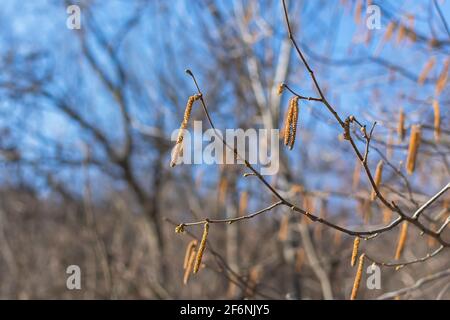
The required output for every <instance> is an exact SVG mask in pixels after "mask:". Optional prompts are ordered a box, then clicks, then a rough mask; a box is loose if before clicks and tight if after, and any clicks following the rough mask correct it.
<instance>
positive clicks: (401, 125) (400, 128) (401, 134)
mask: <svg viewBox="0 0 450 320" xmlns="http://www.w3.org/2000/svg"><path fill="white" fill-rule="evenodd" d="M397 135H398V139H399V140H400V142H402V141H403V139H405V112H404V111H403V108H400V113H399V115H398V124H397Z"/></svg>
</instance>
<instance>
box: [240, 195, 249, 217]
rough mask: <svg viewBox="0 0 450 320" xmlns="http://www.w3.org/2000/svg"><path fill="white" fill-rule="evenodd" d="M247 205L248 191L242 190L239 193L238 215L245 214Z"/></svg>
mask: <svg viewBox="0 0 450 320" xmlns="http://www.w3.org/2000/svg"><path fill="white" fill-rule="evenodd" d="M247 207H248V192H247V191H244V192H242V193H241V196H240V198H239V216H243V215H245V213H246V212H247Z"/></svg>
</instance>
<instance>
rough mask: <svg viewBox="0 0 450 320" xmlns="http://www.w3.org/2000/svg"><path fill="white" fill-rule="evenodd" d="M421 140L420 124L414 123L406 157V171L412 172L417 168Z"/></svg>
mask: <svg viewBox="0 0 450 320" xmlns="http://www.w3.org/2000/svg"><path fill="white" fill-rule="evenodd" d="M420 140H421V128H420V125H413V126H412V128H411V135H410V139H409V147H408V156H407V158H406V171H407V172H408V174H412V173H413V172H414V169H415V168H416V161H417V153H418V151H419V146H420Z"/></svg>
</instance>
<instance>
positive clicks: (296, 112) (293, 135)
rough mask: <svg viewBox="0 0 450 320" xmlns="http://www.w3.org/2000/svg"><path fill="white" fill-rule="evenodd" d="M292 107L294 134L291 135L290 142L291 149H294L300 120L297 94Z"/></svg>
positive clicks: (292, 128)
mask: <svg viewBox="0 0 450 320" xmlns="http://www.w3.org/2000/svg"><path fill="white" fill-rule="evenodd" d="M292 108H293V115H292V125H291V130H292V135H291V141H290V143H289V149H290V150H292V148H293V147H294V143H295V136H296V134H297V122H298V97H297V96H295V97H294V98H292Z"/></svg>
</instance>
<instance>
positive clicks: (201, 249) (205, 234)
mask: <svg viewBox="0 0 450 320" xmlns="http://www.w3.org/2000/svg"><path fill="white" fill-rule="evenodd" d="M208 232H209V223H208V222H206V223H205V224H204V226H203V236H202V240H201V241H200V246H199V248H198V252H197V257H196V258H195V265H194V273H197V272H198V269H200V265H201V264H202V258H203V253H204V251H205V248H206V239H207V238H208Z"/></svg>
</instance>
